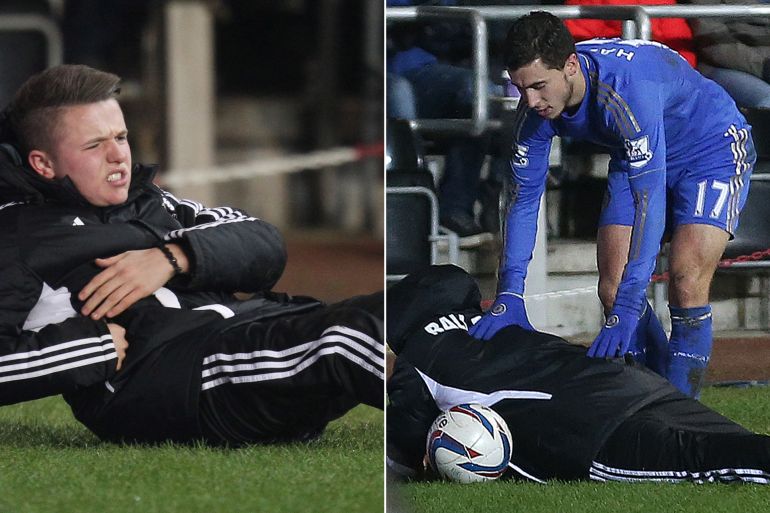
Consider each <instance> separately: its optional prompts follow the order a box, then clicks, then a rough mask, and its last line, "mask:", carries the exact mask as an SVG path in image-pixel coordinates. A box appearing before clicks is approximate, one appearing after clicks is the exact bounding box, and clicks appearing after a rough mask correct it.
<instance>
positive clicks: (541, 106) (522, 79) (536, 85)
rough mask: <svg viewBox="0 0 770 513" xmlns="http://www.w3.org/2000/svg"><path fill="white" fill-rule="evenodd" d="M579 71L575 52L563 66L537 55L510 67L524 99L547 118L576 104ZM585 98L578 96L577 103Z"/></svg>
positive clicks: (513, 81)
mask: <svg viewBox="0 0 770 513" xmlns="http://www.w3.org/2000/svg"><path fill="white" fill-rule="evenodd" d="M579 72H580V66H579V64H578V62H577V57H576V56H575V54H572V55H571V56H570V57H569V58H568V59H567V62H566V63H565V65H564V67H563V68H562V69H553V68H549V67H547V66H546V65H545V64H543V62H542V61H541V60H540V59H535V60H534V61H532V62H530V63H529V64H527V65H526V66H522V67H521V68H519V69H516V70H508V74H509V75H510V77H511V82H512V83H513V85H515V86H516V87H517V88H518V90H519V93H521V99H522V100H523V101H526V102H527V105H528V106H529V107H530V108H532V109H534V110H535V112H537V114H538V115H540V116H542V117H544V118H546V119H556V118H558V117H559V116H560V115H561V114H562V112H564V111H565V110H566V109H567V108H569V107H572V106H574V105H575V104H576V103H575V98H574V97H575V81H576V80H578V79H577V78H576V77H577V74H578V73H579ZM580 77H582V75H580ZM581 99H582V97H581V98H580V99H577V104H579V103H580V100H581Z"/></svg>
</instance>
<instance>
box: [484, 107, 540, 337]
mask: <svg viewBox="0 0 770 513" xmlns="http://www.w3.org/2000/svg"><path fill="white" fill-rule="evenodd" d="M523 108H525V109H526V107H523ZM522 114H523V119H522V120H520V121H519V128H517V130H518V131H519V135H518V136H517V137H516V138H515V142H514V155H513V157H512V159H511V164H510V167H511V181H512V187H513V191H512V192H511V194H509V195H506V196H507V197H506V198H505V200H506V201H505V202H506V206H505V210H504V211H505V220H504V224H503V251H502V254H501V256H500V265H499V269H498V283H497V299H496V300H495V302H494V304H493V305H492V307H491V308H490V310H489V312H488V313H487V314H485V315H484V317H482V318H481V320H480V321H479V322H477V323H476V324H475V325H474V326H473V327H471V329H470V333H471V335H473V336H474V337H476V338H479V339H482V340H488V339H490V338H491V337H492V336H493V335H494V334H495V333H497V331H498V330H500V329H501V328H503V327H505V326H508V325H511V324H516V325H519V326H522V327H524V328H527V329H533V328H532V325H531V324H530V323H529V320H528V319H527V313H526V310H525V308H524V296H523V294H524V279H525V278H526V276H527V267H528V266H529V261H530V260H532V250H533V249H534V247H535V236H536V235H537V218H538V212H539V209H540V199H541V197H542V195H543V191H544V190H545V182H546V174H547V172H548V156H549V154H550V151H551V140H552V137H553V135H554V133H553V131H552V128H551V127H550V124H548V123H546V122H544V121H543V120H541V119H539V118H538V117H537V115H536V114H535V113H534V111H532V110H525V111H524V112H523V113H522Z"/></svg>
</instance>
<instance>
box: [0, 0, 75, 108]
mask: <svg viewBox="0 0 770 513" xmlns="http://www.w3.org/2000/svg"><path fill="white" fill-rule="evenodd" d="M46 4H47V2H20V1H16V2H3V4H2V6H0V109H2V108H5V106H6V105H8V103H9V102H10V100H11V98H12V97H13V94H14V92H15V91H16V89H18V87H19V86H20V85H21V84H22V83H23V82H24V81H25V80H26V79H27V78H29V76H30V75H32V74H34V73H37V72H39V71H42V70H44V69H46V68H47V67H50V66H54V65H56V64H60V63H61V62H62V39H61V33H60V31H59V28H58V26H57V25H56V23H55V22H54V21H53V18H52V17H51V16H50V14H49V12H48V8H47V5H46Z"/></svg>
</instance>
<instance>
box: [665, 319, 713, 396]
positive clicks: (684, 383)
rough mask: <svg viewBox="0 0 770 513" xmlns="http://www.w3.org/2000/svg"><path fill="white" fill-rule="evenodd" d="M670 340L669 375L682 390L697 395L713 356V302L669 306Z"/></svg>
mask: <svg viewBox="0 0 770 513" xmlns="http://www.w3.org/2000/svg"><path fill="white" fill-rule="evenodd" d="M669 310H670V311H671V342H670V343H669V351H668V353H669V361H668V367H667V369H666V378H668V380H669V381H670V382H671V383H672V384H673V385H674V386H675V387H677V388H678V389H679V390H681V391H682V392H683V393H685V394H687V395H689V396H690V397H693V398H695V399H698V398H699V397H700V391H701V388H702V387H703V381H704V379H705V377H706V367H707V366H708V363H709V358H710V357H711V344H712V332H711V305H706V306H697V307H694V308H677V307H675V306H669Z"/></svg>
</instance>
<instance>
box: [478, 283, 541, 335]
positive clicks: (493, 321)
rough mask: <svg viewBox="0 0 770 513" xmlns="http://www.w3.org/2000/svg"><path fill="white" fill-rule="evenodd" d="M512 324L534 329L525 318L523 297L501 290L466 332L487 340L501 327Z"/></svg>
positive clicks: (525, 311)
mask: <svg viewBox="0 0 770 513" xmlns="http://www.w3.org/2000/svg"><path fill="white" fill-rule="evenodd" d="M512 324H515V325H516V326H521V327H522V328H524V329H527V330H530V331H535V328H533V327H532V325H531V324H530V323H529V319H528V318H527V310H526V308H525V307H524V298H522V297H521V296H520V295H518V294H516V295H514V294H511V293H508V292H503V293H502V294H499V295H498V296H497V299H496V300H495V302H494V303H493V304H492V307H491V308H490V309H489V311H487V313H485V314H484V316H483V317H482V318H481V319H479V322H477V323H476V324H474V325H473V326H471V328H470V329H469V330H468V333H470V334H471V335H472V336H474V337H476V338H477V339H479V340H489V339H490V338H492V337H493V336H494V335H495V333H497V332H498V331H500V330H501V329H502V328H505V327H506V326H510V325H512Z"/></svg>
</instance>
